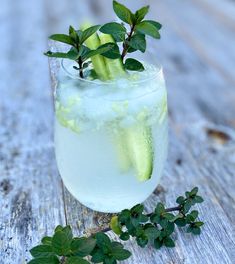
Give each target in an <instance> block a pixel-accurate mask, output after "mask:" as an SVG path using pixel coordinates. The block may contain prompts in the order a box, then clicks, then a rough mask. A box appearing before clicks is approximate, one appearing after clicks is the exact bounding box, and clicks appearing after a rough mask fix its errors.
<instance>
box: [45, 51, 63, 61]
mask: <svg viewBox="0 0 235 264" xmlns="http://www.w3.org/2000/svg"><path fill="white" fill-rule="evenodd" d="M44 55H46V56H47V57H50V58H63V59H67V58H68V55H67V53H64V52H51V51H50V50H49V51H47V52H45V53H44Z"/></svg>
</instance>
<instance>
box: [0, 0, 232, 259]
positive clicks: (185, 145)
mask: <svg viewBox="0 0 235 264" xmlns="http://www.w3.org/2000/svg"><path fill="white" fill-rule="evenodd" d="M144 2H146V3H151V5H152V9H153V10H152V17H154V16H155V15H156V14H158V15H159V18H160V19H161V20H162V21H163V23H164V25H166V27H165V28H166V29H165V30H164V31H163V33H162V34H163V38H162V41H160V42H157V43H153V42H152V41H150V52H149V53H148V54H147V55H146V57H145V58H146V59H147V60H149V61H151V62H153V63H156V62H158V61H159V59H160V60H161V61H162V63H163V65H164V68H165V69H166V71H165V72H166V76H167V83H168V87H169V105H170V112H171V121H170V128H171V131H170V151H169V159H168V164H167V167H166V170H165V173H164V175H163V178H162V181H161V185H162V186H163V190H164V191H163V190H162V191H161V192H160V193H159V192H158V191H156V192H155V194H153V195H152V196H151V198H150V199H149V200H148V201H147V202H146V207H147V210H150V209H151V208H153V207H154V204H155V203H156V202H157V201H159V199H161V200H162V201H166V202H167V203H168V204H169V202H170V203H171V204H169V205H172V203H173V201H174V199H175V197H176V196H177V195H179V194H181V193H182V192H183V191H185V189H187V188H191V187H192V186H194V185H198V186H199V188H200V190H201V193H202V195H203V196H204V197H205V198H206V203H205V204H204V205H200V206H199V210H200V214H201V215H202V218H203V220H205V221H206V225H205V228H204V232H203V233H202V235H201V236H200V237H195V238H193V237H192V236H190V235H187V234H185V233H183V232H181V231H177V233H176V238H177V247H176V248H175V249H171V250H169V249H163V250H161V251H155V250H153V249H151V248H149V249H140V248H139V247H137V246H136V244H135V243H134V242H128V243H126V246H127V247H128V248H130V250H131V251H132V252H133V257H132V258H131V259H130V260H128V261H126V262H125V263H139V264H145V263H148V264H150V263H195V264H196V263H197V264H198V263H202V264H203V263H215V264H216V263H233V262H234V259H235V250H234V248H235V238H234V221H235V208H234V204H235V203H234V200H235V193H234V190H235V188H234V187H235V182H234V168H235V143H234V142H235V138H234V129H233V128H232V127H234V126H235V121H234V114H235V104H234V100H235V98H234V92H233V87H232V86H231V80H230V81H227V80H225V79H224V78H223V76H224V75H222V76H221V74H220V75H218V74H217V71H216V70H215V69H214V68H216V67H215V65H213V63H211V61H210V60H208V58H205V56H201V57H198V56H197V53H195V51H194V48H195V46H193V48H191V47H190V45H191V44H192V43H193V42H191V41H189V39H188V37H187V35H186V37H185V33H184V34H181V32H180V31H179V30H178V28H177V27H175V22H174V20H171V19H172V18H171V17H172V13H171V12H172V9H169V10H171V12H169V10H168V9H166V6H167V5H168V2H166V3H167V4H165V2H164V4H163V3H162V1H161V2H160V3H156V2H155V1H141V3H139V2H138V3H136V2H135V3H134V2H131V1H130V5H133V7H135V8H136V7H137V6H138V7H140V6H142V4H143V3H144ZM178 4H179V3H178ZM26 5H27V8H26ZM44 5H45V7H46V9H45V10H44V9H43V5H42V3H41V1H38V2H37V3H35V2H34V1H33V2H32V3H31V2H27V3H26V1H21V2H20V3H15V2H14V3H11V2H9V1H6V0H4V1H3V2H2V3H1V10H0V12H1V15H4V17H14V19H13V20H6V21H5V24H4V26H3V27H0V32H1V33H2V35H3V36H8V37H7V38H4V39H2V41H1V44H2V45H1V44H0V45H1V48H2V51H3V52H2V57H1V61H0V69H1V72H4V73H5V75H4V79H3V85H2V86H1V94H4V95H5V96H4V98H2V97H0V110H1V111H0V121H1V124H3V126H2V127H1V128H0V135H1V137H0V144H1V146H0V160H1V163H0V244H1V245H0V246H2V247H1V249H3V250H1V251H0V259H1V261H3V263H4V264H5V263H6V264H8V263H23V261H24V260H25V259H26V258H28V252H26V251H27V250H28V249H29V248H31V245H32V244H36V243H38V242H39V240H40V238H41V236H42V235H43V234H44V233H46V232H47V233H48V234H50V233H51V231H52V229H53V228H54V226H55V225H56V224H58V223H61V224H64V223H65V216H64V207H63V201H62V197H63V193H62V189H61V185H60V180H59V179H58V176H57V171H56V165H55V160H54V154H53V144H52V133H53V126H52V104H51V99H50V91H49V80H48V78H47V77H46V76H47V73H46V72H47V66H46V60H43V57H42V56H41V55H40V54H41V52H42V47H44V42H43V39H45V37H46V35H48V34H50V33H54V32H60V31H63V32H65V31H67V25H68V23H69V24H73V25H75V26H76V24H77V23H78V22H79V21H81V20H82V19H83V18H86V17H87V15H88V14H93V17H94V20H96V19H97V18H98V20H100V18H101V21H102V22H104V21H108V20H109V19H110V16H111V12H110V10H111V1H108V2H107V1H104V0H100V1H99V2H98V1H95V0H89V1H70V2H69V4H68V2H67V1H55V0H53V1H50V2H49V1H45V3H44ZM128 5H129V3H128ZM51 6H53V9H52V8H51ZM187 8H189V7H187ZM190 8H191V7H190ZM29 10H30V12H28V11H29ZM45 11H46V12H45ZM25 12H27V15H26V13H25ZM200 12H201V11H200ZM200 12H199V13H200ZM197 14H198V11H197ZM174 15H175V16H176V19H177V21H179V20H180V21H181V22H182V23H183V22H184V21H185V23H186V26H185V27H186V28H185V30H186V31H185V32H188V31H189V27H190V26H191V24H190V23H192V24H193V26H194V25H195V23H196V22H195V21H192V22H190V23H187V22H188V21H191V20H188V19H189V18H187V19H186V18H183V19H185V20H181V19H182V18H179V17H178V16H179V15H180V13H178V14H174ZM45 17H46V21H45V20H44V18H45ZM62 18H63V19H62ZM64 18H67V21H65V19H64ZM9 21H11V22H9ZM43 21H44V22H43ZM45 22H46V23H45ZM210 23H211V25H214V22H213V23H212V22H210ZM39 25H41V26H39ZM15 28H17V30H14V31H13V29H15ZM35 28H37V30H35ZM46 31H47V32H46ZM9 32H14V36H13V34H10V33H9ZM216 34H218V33H216ZM182 38H183V40H182ZM226 38H228V35H227V34H226ZM15 39H17V46H18V49H17V52H16V50H15V49H14V47H13V44H14V46H15V41H14V40H15ZM31 39H36V40H37V41H35V42H34V41H33V42H31V41H30V40H31ZM185 40H186V43H185ZM187 43H189V44H190V45H188V44H187ZM213 45H215V44H213ZM26 47H30V48H28V49H27V50H26ZM214 47H215V51H217V49H218V51H219V45H218V43H217V44H216V45H215V46H214ZM196 48H197V47H196ZM203 48H204V47H203ZM230 48H231V47H230ZM196 51H197V52H198V50H197V49H196ZM156 54H157V56H156ZM198 54H199V55H201V54H200V52H199V53H198ZM209 55H210V56H209V58H210V57H211V56H212V55H213V53H210V54H209ZM9 57H10V58H11V60H9ZM13 58H14V60H13ZM221 58H222V59H221ZM226 60H227V56H225V55H224V53H223V55H221V56H219V58H218V60H217V62H218V63H220V64H221V65H223V63H224V62H225V61H226ZM22 61H24V63H22ZM52 62H53V63H52V64H51V69H52V77H53V86H54V85H55V83H56V78H55V76H56V73H57V71H58V68H57V64H56V61H52ZM229 63H230V65H231V60H230V62H229ZM35 65H36V66H37V67H35ZM225 66H226V65H225ZM8 68H10V69H11V70H10V71H7V72H6V69H8ZM223 71H225V72H226V73H227V69H225V70H224V69H223ZM19 73H21V74H19ZM26 73H27V74H26ZM228 74H229V76H230V75H231V72H230V73H228ZM12 76H14V77H15V78H12ZM16 77H17V78H16ZM13 79H14V81H13ZM9 86H11V89H9ZM47 88H48V89H47ZM212 94H213V97H212V96H211V95H212ZM13 99H14V105H13V104H12V100H13ZM182 101H183V103H182ZM35 102H37V105H36V103H35ZM35 105H36V106H35ZM225 109H226V110H225ZM45 111H46V112H47V115H46V116H45ZM35 117H36V118H35ZM221 125H223V126H221ZM26 128H27V129H26ZM208 128H209V129H214V130H215V131H217V130H219V131H222V132H223V133H225V134H224V135H227V137H226V136H225V138H227V139H226V140H224V139H223V137H222V136H218V135H217V134H216V133H214V134H213V133H212V132H211V131H213V130H209V131H208ZM216 135H217V136H216ZM221 138H222V139H221ZM32 139H33V140H32ZM35 143H36V144H37V145H36V144H35ZM48 186H52V188H50V189H48ZM64 196H65V210H66V220H67V222H68V223H69V224H72V226H73V228H74V230H75V233H77V234H81V233H83V232H84V231H85V230H86V229H87V228H94V227H98V226H100V224H103V223H106V222H107V215H103V214H97V213H93V212H92V211H91V210H88V209H86V208H85V207H83V206H82V205H81V204H80V203H79V202H77V201H76V200H74V199H73V197H72V196H71V195H70V194H69V193H68V192H67V191H66V190H65V193H64ZM22 222H23V223H24V225H23V224H22Z"/></svg>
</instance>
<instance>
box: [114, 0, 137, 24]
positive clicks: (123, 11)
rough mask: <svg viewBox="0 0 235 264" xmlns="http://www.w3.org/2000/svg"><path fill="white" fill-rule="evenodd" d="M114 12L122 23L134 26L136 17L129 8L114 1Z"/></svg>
mask: <svg viewBox="0 0 235 264" xmlns="http://www.w3.org/2000/svg"><path fill="white" fill-rule="evenodd" d="M113 10H114V12H115V13H116V15H117V16H118V17H119V18H120V19H121V20H122V21H124V22H126V23H128V24H130V25H132V23H133V16H134V15H133V14H132V12H131V11H130V10H129V9H128V8H127V7H125V6H124V5H122V4H120V3H118V2H117V1H113Z"/></svg>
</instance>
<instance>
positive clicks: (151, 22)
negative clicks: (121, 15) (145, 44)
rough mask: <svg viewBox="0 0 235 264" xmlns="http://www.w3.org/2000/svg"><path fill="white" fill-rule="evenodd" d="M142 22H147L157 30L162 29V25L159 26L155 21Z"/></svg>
mask: <svg viewBox="0 0 235 264" xmlns="http://www.w3.org/2000/svg"><path fill="white" fill-rule="evenodd" d="M144 22H148V23H150V24H152V25H153V26H154V27H155V28H156V29H157V30H160V29H161V28H162V24H160V23H159V22H157V21H154V20H144Z"/></svg>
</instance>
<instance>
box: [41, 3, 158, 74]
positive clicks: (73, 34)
mask: <svg viewBox="0 0 235 264" xmlns="http://www.w3.org/2000/svg"><path fill="white" fill-rule="evenodd" d="M113 9H114V12H115V13H116V15H117V16H118V18H119V19H121V20H122V21H123V22H121V23H117V22H110V23H106V24H104V25H103V26H99V25H96V26H92V27H89V28H87V29H86V30H84V31H82V30H75V29H74V28H73V27H72V26H70V28H69V34H68V35H65V34H54V35H52V36H50V37H49V38H50V39H52V40H55V41H59V42H63V43H66V44H68V45H70V46H72V48H71V49H70V50H69V51H68V52H67V53H64V52H52V51H48V52H46V53H44V54H45V55H46V56H48V57H56V58H66V59H70V60H74V61H76V62H77V64H78V67H77V66H74V68H75V69H77V70H78V71H79V75H80V77H81V78H84V74H83V70H84V69H85V68H87V67H88V66H89V64H90V63H91V61H90V60H89V59H90V58H91V57H93V56H95V55H97V54H100V55H102V56H104V57H107V58H109V59H120V60H121V62H122V64H123V67H124V69H126V70H129V71H143V70H144V66H143V64H142V63H141V62H139V61H138V60H136V59H134V58H127V59H126V60H124V59H125V57H126V55H127V54H128V53H133V52H135V51H138V50H139V51H141V52H142V53H144V52H145V51H146V35H147V36H150V37H153V38H155V39H159V38H160V33H159V30H160V29H161V27H162V25H161V24H160V23H159V22H156V21H154V20H144V18H145V16H146V15H147V13H148V11H149V6H144V7H142V8H141V9H139V10H137V11H136V12H135V13H132V12H131V11H130V10H129V9H128V8H127V7H125V6H124V5H122V4H120V3H118V2H117V1H113ZM124 23H126V24H128V25H129V27H130V30H129V31H128V30H127V28H126V27H125V24H124ZM98 30H100V32H102V33H104V34H110V35H111V36H112V37H113V38H114V42H110V43H106V44H103V45H101V46H99V47H98V48H97V49H95V50H90V49H89V48H88V47H87V46H86V45H85V44H84V42H85V41H86V40H87V39H88V38H89V37H90V36H92V35H93V34H95V33H96V32H97V31H98ZM117 43H120V46H121V47H122V52H120V50H119V46H118V45H117Z"/></svg>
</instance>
